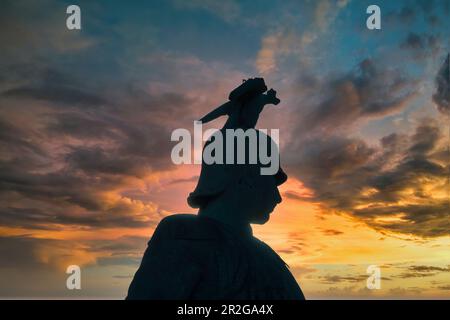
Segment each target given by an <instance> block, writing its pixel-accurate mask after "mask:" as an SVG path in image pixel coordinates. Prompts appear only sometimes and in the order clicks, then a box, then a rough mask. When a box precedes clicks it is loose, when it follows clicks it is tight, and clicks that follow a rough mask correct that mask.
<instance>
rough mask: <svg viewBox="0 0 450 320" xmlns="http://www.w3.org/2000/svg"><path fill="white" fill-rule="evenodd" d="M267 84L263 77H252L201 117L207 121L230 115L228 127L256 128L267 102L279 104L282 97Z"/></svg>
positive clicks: (202, 120)
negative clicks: (279, 97)
mask: <svg viewBox="0 0 450 320" xmlns="http://www.w3.org/2000/svg"><path fill="white" fill-rule="evenodd" d="M266 90H267V86H266V84H265V83H264V79H263V78H250V79H247V80H244V81H243V83H242V84H241V85H240V86H239V87H237V88H236V89H234V90H233V91H232V92H231V93H230V95H229V100H230V101H227V102H225V103H224V104H222V105H221V106H219V107H217V108H216V109H214V110H213V111H211V112H210V113H208V114H207V115H206V116H204V117H203V118H201V119H200V121H201V122H203V123H207V122H209V121H212V120H214V119H216V118H218V117H220V116H223V115H228V117H229V118H228V120H227V122H226V123H225V125H224V128H226V129H237V128H241V129H249V128H254V127H255V126H256V123H257V122H258V118H259V114H260V113H261V111H262V110H263V109H264V106H265V105H266V104H274V105H277V104H279V103H280V99H278V98H277V96H276V95H277V92H276V91H275V90H273V89H270V90H269V91H267V93H264V92H266Z"/></svg>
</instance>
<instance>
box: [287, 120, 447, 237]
mask: <svg viewBox="0 0 450 320" xmlns="http://www.w3.org/2000/svg"><path fill="white" fill-rule="evenodd" d="M295 146H296V148H295V149H288V151H289V152H295V154H296V157H295V158H294V157H289V158H288V160H289V162H288V165H289V170H288V172H290V173H291V174H294V175H295V176H296V177H297V178H298V179H300V181H302V182H303V183H304V185H305V186H306V187H307V188H309V189H311V191H312V193H313V196H312V197H311V199H310V201H312V202H315V203H320V204H321V205H322V206H323V208H324V210H325V211H330V210H331V211H332V212H333V211H335V212H345V213H347V214H350V215H352V216H354V217H356V218H357V219H360V220H362V221H364V222H366V223H367V224H368V225H370V226H372V227H374V228H375V229H377V230H384V231H391V232H397V233H404V234H412V235H415V236H419V237H438V236H445V235H448V230H450V229H449V227H450V225H449V221H448V219H447V213H448V199H447V198H446V194H445V192H444V190H445V187H444V186H445V183H446V181H447V180H446V179H447V170H448V169H446V167H445V163H443V162H436V161H435V160H434V159H432V157H433V154H434V153H435V152H436V150H441V149H443V148H445V143H444V139H443V134H442V132H441V128H440V127H439V124H438V123H437V122H436V121H433V120H430V119H425V120H423V121H422V122H421V123H420V124H419V125H418V126H417V128H416V131H415V133H413V134H412V135H409V136H407V135H401V134H391V135H388V136H385V137H383V138H382V139H381V140H380V142H379V145H378V146H369V145H367V143H366V142H364V141H363V140H360V139H356V138H349V137H337V136H326V137H324V138H319V137H313V138H311V140H306V141H305V140H303V141H302V144H297V145H295Z"/></svg>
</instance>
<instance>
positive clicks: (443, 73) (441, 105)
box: [433, 54, 450, 115]
mask: <svg viewBox="0 0 450 320" xmlns="http://www.w3.org/2000/svg"><path fill="white" fill-rule="evenodd" d="M449 59H450V55H449V54H448V55H447V58H446V60H445V61H444V63H443V64H442V67H441V69H440V70H439V72H438V74H437V76H436V80H435V82H436V93H435V94H434V95H433V101H434V103H436V105H437V107H438V110H439V111H440V112H442V113H443V114H445V115H449V114H450V63H449Z"/></svg>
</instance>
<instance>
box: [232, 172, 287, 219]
mask: <svg viewBox="0 0 450 320" xmlns="http://www.w3.org/2000/svg"><path fill="white" fill-rule="evenodd" d="M236 192H237V193H238V200H239V202H238V203H239V204H238V207H239V209H240V211H241V214H242V215H245V216H246V220H247V221H248V222H249V223H255V224H264V223H266V222H267V221H269V218H270V214H271V213H272V212H273V210H274V209H275V207H276V206H277V205H278V204H279V203H280V202H281V201H282V199H281V195H280V192H279V190H278V186H277V183H276V179H275V177H274V176H265V175H254V176H252V177H242V178H241V179H240V180H239V182H238V187H237V188H236Z"/></svg>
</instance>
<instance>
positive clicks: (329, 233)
mask: <svg viewBox="0 0 450 320" xmlns="http://www.w3.org/2000/svg"><path fill="white" fill-rule="evenodd" d="M322 233H323V234H324V235H326V236H338V235H341V234H343V232H342V231H339V230H334V229H325V230H322Z"/></svg>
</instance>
